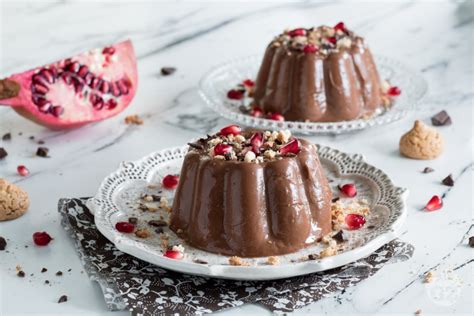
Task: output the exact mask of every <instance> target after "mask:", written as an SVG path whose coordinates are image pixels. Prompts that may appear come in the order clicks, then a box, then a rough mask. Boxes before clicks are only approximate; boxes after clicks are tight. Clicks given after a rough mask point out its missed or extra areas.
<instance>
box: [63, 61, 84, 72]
mask: <svg viewBox="0 0 474 316" xmlns="http://www.w3.org/2000/svg"><path fill="white" fill-rule="evenodd" d="M80 67H81V65H80V64H79V63H78V62H77V61H75V62H73V63H70V64H68V65H67V66H66V70H68V71H70V72H74V73H76V72H78V71H79V68H80Z"/></svg>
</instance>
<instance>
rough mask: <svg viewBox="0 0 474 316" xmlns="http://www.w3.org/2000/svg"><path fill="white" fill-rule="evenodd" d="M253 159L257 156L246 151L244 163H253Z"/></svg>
mask: <svg viewBox="0 0 474 316" xmlns="http://www.w3.org/2000/svg"><path fill="white" fill-rule="evenodd" d="M255 158H257V156H256V155H255V153H254V152H253V151H251V150H250V151H247V153H246V154H245V157H244V161H245V162H253V161H254V160H255Z"/></svg>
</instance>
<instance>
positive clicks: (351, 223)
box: [345, 214, 365, 230]
mask: <svg viewBox="0 0 474 316" xmlns="http://www.w3.org/2000/svg"><path fill="white" fill-rule="evenodd" d="M345 221H346V225H347V228H348V229H349V230H355V229H359V228H361V227H362V226H364V224H365V217H364V216H363V215H359V214H347V215H346V218H345Z"/></svg>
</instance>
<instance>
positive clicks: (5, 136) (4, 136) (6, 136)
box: [2, 133, 12, 140]
mask: <svg viewBox="0 0 474 316" xmlns="http://www.w3.org/2000/svg"><path fill="white" fill-rule="evenodd" d="M10 139H12V134H11V133H6V134H5V135H3V136H2V140H10Z"/></svg>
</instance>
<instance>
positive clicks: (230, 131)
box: [220, 125, 242, 136]
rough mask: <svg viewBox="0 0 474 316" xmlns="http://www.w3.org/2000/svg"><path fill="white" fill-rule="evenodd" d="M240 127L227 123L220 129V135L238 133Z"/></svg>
mask: <svg viewBox="0 0 474 316" xmlns="http://www.w3.org/2000/svg"><path fill="white" fill-rule="evenodd" d="M241 131H242V129H241V128H240V126H238V125H229V126H226V127H224V128H223V129H221V132H220V133H221V135H222V136H227V135H239V134H240V132H241Z"/></svg>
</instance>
